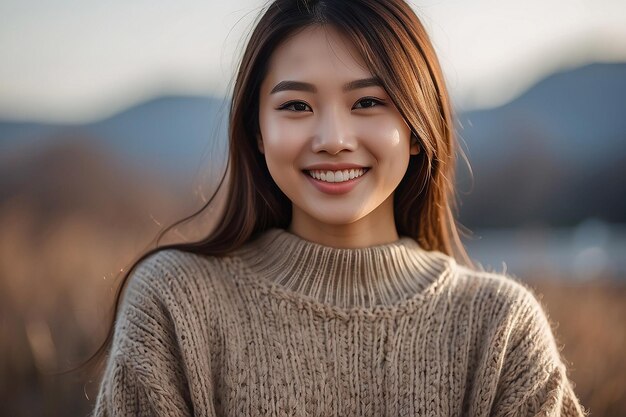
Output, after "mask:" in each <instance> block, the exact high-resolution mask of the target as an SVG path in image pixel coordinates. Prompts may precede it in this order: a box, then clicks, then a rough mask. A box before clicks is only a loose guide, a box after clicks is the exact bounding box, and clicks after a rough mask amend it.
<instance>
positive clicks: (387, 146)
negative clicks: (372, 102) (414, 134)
mask: <svg viewBox="0 0 626 417" xmlns="http://www.w3.org/2000/svg"><path fill="white" fill-rule="evenodd" d="M359 130H360V137H362V138H364V140H365V141H366V142H367V146H368V148H369V149H370V150H371V152H372V153H373V154H374V156H375V157H376V159H377V160H378V161H379V163H384V162H390V160H396V159H397V158H402V156H403V155H404V154H408V152H409V144H408V141H409V137H408V136H409V130H408V127H406V126H405V125H404V123H403V122H400V123H399V122H398V121H397V120H395V119H394V118H372V119H371V120H367V121H365V122H363V123H361V124H360V125H359ZM394 162H397V161H394Z"/></svg>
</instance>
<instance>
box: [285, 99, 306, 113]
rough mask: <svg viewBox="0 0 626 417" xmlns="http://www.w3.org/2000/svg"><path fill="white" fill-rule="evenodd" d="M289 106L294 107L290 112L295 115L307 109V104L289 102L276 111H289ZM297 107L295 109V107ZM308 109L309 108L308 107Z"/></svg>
mask: <svg viewBox="0 0 626 417" xmlns="http://www.w3.org/2000/svg"><path fill="white" fill-rule="evenodd" d="M291 106H294V109H293V110H291V111H295V112H297V113H299V112H301V111H304V110H305V109H304V108H303V107H309V105H308V104H306V103H304V102H302V101H290V102H288V103H285V104H284V105H282V106H281V107H279V108H278V110H285V109H289V108H290V107H291ZM296 106H297V107H296ZM309 108H310V107H309Z"/></svg>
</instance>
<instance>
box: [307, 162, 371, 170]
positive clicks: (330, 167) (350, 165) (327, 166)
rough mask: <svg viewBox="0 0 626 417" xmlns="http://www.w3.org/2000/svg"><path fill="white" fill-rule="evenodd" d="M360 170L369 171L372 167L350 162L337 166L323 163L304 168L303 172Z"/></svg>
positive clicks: (337, 164)
mask: <svg viewBox="0 0 626 417" xmlns="http://www.w3.org/2000/svg"><path fill="white" fill-rule="evenodd" d="M359 168H363V169H368V168H370V167H368V166H367V165H363V164H354V163H348V162H344V163H336V164H331V163H323V164H313V165H309V166H308V167H306V168H304V169H303V170H302V171H343V170H345V169H359Z"/></svg>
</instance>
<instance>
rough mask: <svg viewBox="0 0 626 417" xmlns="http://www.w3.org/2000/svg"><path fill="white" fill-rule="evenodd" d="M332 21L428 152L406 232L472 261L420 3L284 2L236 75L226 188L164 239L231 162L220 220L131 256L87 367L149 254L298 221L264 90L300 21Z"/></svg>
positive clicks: (226, 245) (403, 220)
mask: <svg viewBox="0 0 626 417" xmlns="http://www.w3.org/2000/svg"><path fill="white" fill-rule="evenodd" d="M324 24H332V25H334V26H335V27H336V28H338V29H339V30H340V31H342V33H343V34H345V35H346V36H347V37H348V39H350V40H351V41H352V42H354V45H355V46H356V48H357V49H358V50H359V52H360V53H361V55H362V57H363V59H364V60H365V62H366V63H367V65H368V68H369V70H370V71H371V72H372V74H374V75H376V76H378V77H379V78H380V80H381V81H382V82H383V86H384V88H385V89H386V91H387V93H388V94H389V96H390V97H391V99H392V100H393V102H394V104H395V105H396V107H397V108H398V110H399V111H400V113H401V115H402V116H403V117H404V119H405V121H406V122H407V124H408V125H409V127H410V129H411V131H412V133H413V134H414V135H415V136H417V138H418V141H419V144H420V147H421V150H422V151H421V152H420V153H418V154H417V155H412V156H411V158H410V161H409V166H408V168H407V172H406V174H405V175H404V178H403V179H402V181H401V182H400V184H399V185H398V187H397V189H396V190H395V192H394V215H395V224H396V227H397V232H398V234H399V235H404V236H410V237H412V238H414V239H415V240H417V241H418V243H419V244H420V245H421V246H422V247H423V248H425V249H428V250H437V251H440V252H443V253H445V254H448V255H450V256H453V257H454V258H455V259H456V260H457V261H458V262H459V263H461V264H464V265H467V266H473V263H472V261H471V259H470V258H469V256H468V255H467V253H466V251H465V249H464V247H463V244H462V243H461V240H460V237H459V232H458V228H457V227H458V226H457V223H456V220H455V213H456V210H457V205H456V200H455V187H454V181H455V161H456V159H455V152H456V151H457V142H456V139H455V134H454V131H453V124H454V122H453V114H452V109H451V105H450V99H449V96H448V92H447V89H446V86H445V84H444V78H443V74H442V71H441V68H440V66H439V62H438V60H437V57H436V54H435V51H434V48H433V46H432V44H431V42H430V39H429V37H428V35H427V33H426V31H425V29H424V27H423V26H422V24H421V22H420V20H419V19H418V17H417V16H416V14H415V13H414V11H413V10H412V9H411V8H410V7H409V5H408V4H406V3H405V2H404V1H403V0H276V1H273V2H272V3H271V4H269V5H268V6H267V10H266V11H265V12H264V13H263V14H262V16H261V17H260V19H259V20H258V22H257V23H256V26H255V28H254V30H253V31H252V33H251V35H250V39H249V41H248V43H247V46H246V48H245V50H244V54H243V57H242V61H241V63H240V66H239V69H238V71H237V73H236V81H235V85H234V90H233V96H232V102H231V107H230V114H229V128H228V138H229V159H228V161H227V165H226V169H225V170H224V173H223V175H222V177H221V180H220V182H219V184H218V186H217V189H216V191H215V193H214V194H213V195H212V197H211V198H210V199H208V201H207V202H206V204H205V205H204V206H203V207H202V208H200V209H199V210H198V211H196V212H195V213H194V214H192V215H190V216H187V217H185V218H183V219H181V220H179V221H177V222H175V223H174V224H172V225H170V226H169V227H167V228H164V229H162V230H161V232H160V233H159V239H160V237H161V236H162V235H163V234H164V233H166V232H167V231H168V230H170V229H172V228H173V227H175V226H177V225H178V224H180V223H183V222H186V221H188V220H189V219H191V218H193V217H195V216H197V215H198V214H200V213H201V212H202V211H203V210H205V209H207V207H209V205H211V203H212V202H213V200H214V198H215V195H216V194H217V193H218V191H219V190H220V188H221V187H222V184H223V183H224V178H225V176H226V174H227V173H228V172H229V170H230V178H229V182H228V186H227V195H226V197H225V203H224V204H225V205H224V207H223V210H222V211H221V214H220V215H219V216H220V218H219V220H217V221H216V222H215V224H216V226H215V228H214V229H213V230H212V231H211V232H210V233H209V234H208V235H207V236H206V237H205V238H203V239H201V240H199V241H195V242H189V243H177V244H170V245H164V246H158V244H157V246H156V247H154V248H152V249H150V250H149V251H147V252H146V253H144V254H143V255H141V256H140V257H138V258H137V259H136V260H135V261H134V262H133V263H132V266H131V268H129V269H127V271H126V273H125V274H123V278H122V282H121V285H120V286H119V287H118V289H117V292H116V297H115V304H114V312H113V313H114V314H113V317H112V319H111V323H110V327H109V331H108V333H107V338H106V340H105V341H104V343H103V344H102V345H101V346H100V348H99V349H98V350H97V351H96V352H95V353H94V355H92V356H91V357H90V358H89V359H88V360H87V361H86V362H85V363H84V364H83V365H81V366H80V367H82V366H84V365H85V364H87V363H89V362H91V361H92V360H94V359H96V358H98V359H101V357H102V355H103V354H104V352H105V351H106V350H108V349H109V348H110V344H111V342H112V338H113V331H114V324H115V318H116V317H115V313H116V312H117V309H118V307H119V303H120V297H121V293H122V290H123V288H124V286H125V284H126V282H127V280H128V278H129V276H131V273H132V271H133V269H134V268H135V267H136V266H137V264H139V263H140V262H141V261H142V260H143V259H145V258H147V257H148V256H150V255H152V254H153V253H155V252H157V251H159V250H162V249H167V248H175V249H179V250H182V251H186V252H193V253H199V254H203V255H213V256H220V255H223V254H226V253H228V252H230V251H232V250H234V249H236V248H238V247H240V246H241V245H242V244H244V243H245V242H247V241H248V240H249V239H251V238H254V237H255V236H256V235H257V234H260V233H262V232H263V231H265V230H267V229H269V228H272V227H278V228H287V227H288V226H289V224H290V222H291V202H290V200H289V199H288V198H287V197H286V196H285V195H284V194H283V193H282V191H281V190H280V189H279V188H278V186H277V185H276V184H275V183H274V181H273V179H272V177H271V176H270V173H269V171H268V168H267V165H266V164H265V159H264V156H263V155H262V154H261V153H260V152H259V150H258V148H257V146H256V135H257V132H259V119H258V116H259V89H260V86H261V82H262V81H263V79H264V77H265V75H266V71H267V67H268V61H269V58H270V56H271V54H272V52H273V51H274V50H275V49H276V47H277V46H278V45H279V44H280V43H281V42H282V41H283V40H285V39H286V38H287V37H289V36H290V35H293V34H294V33H295V32H296V31H297V30H299V29H302V28H304V27H306V26H309V25H324ZM159 239H157V242H158V240H159Z"/></svg>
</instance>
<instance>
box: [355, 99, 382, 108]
mask: <svg viewBox="0 0 626 417" xmlns="http://www.w3.org/2000/svg"><path fill="white" fill-rule="evenodd" d="M359 103H366V105H365V106H364V107H361V108H362V109H367V108H370V107H376V106H382V105H383V102H382V101H380V100H377V99H375V98H373V97H366V98H364V99H361V100H359V101H358V102H357V104H359ZM357 108H358V107H357Z"/></svg>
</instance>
